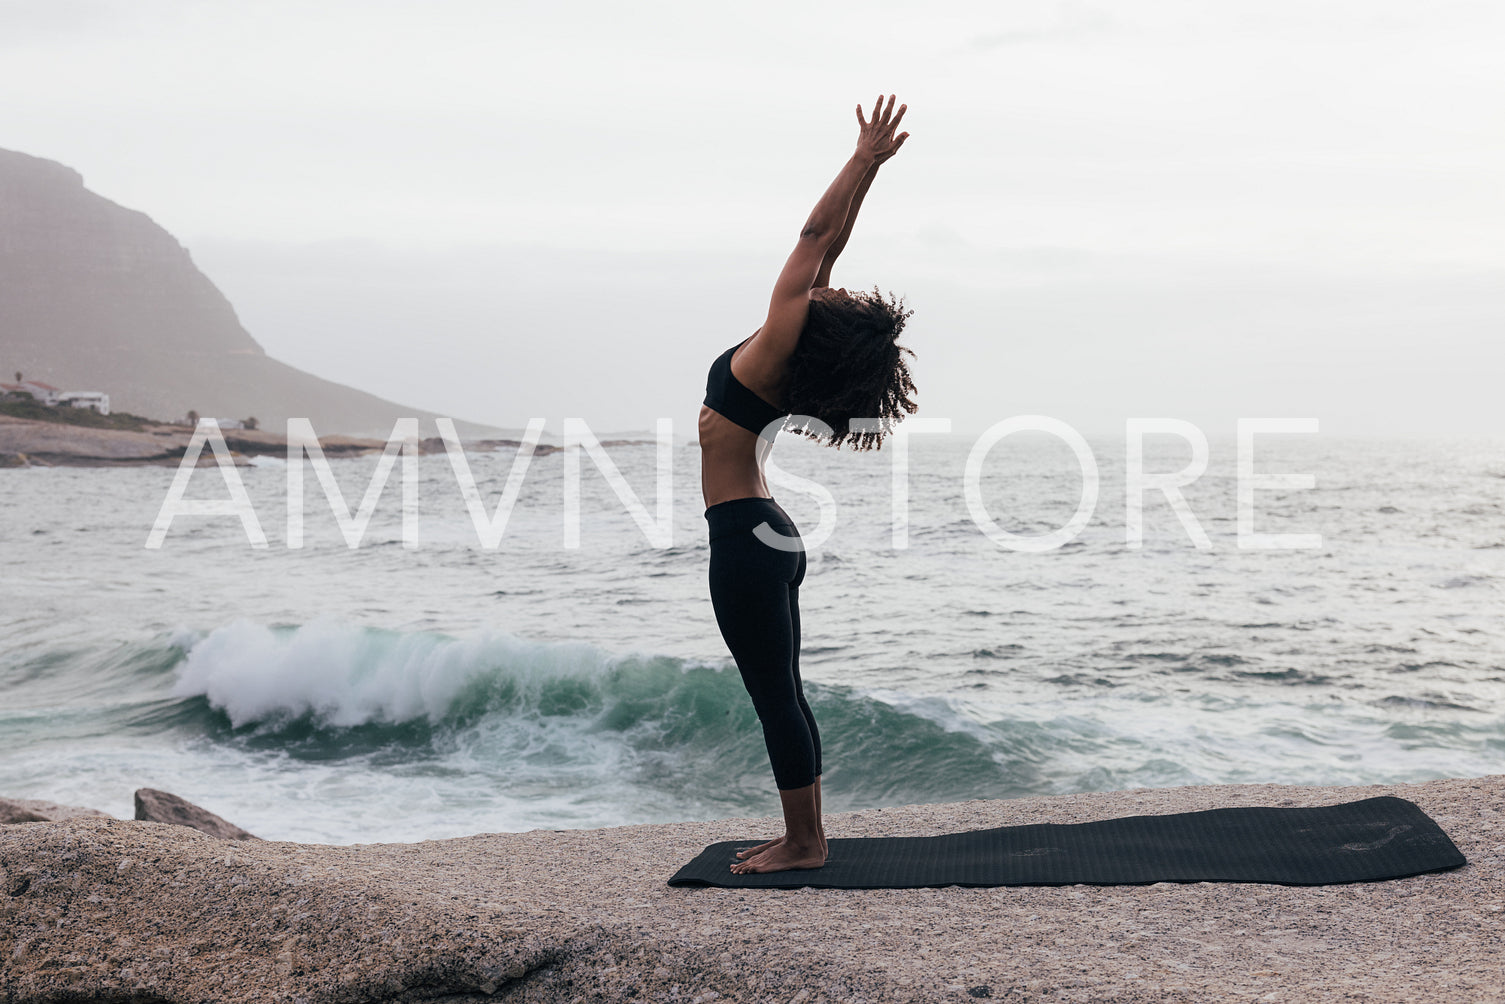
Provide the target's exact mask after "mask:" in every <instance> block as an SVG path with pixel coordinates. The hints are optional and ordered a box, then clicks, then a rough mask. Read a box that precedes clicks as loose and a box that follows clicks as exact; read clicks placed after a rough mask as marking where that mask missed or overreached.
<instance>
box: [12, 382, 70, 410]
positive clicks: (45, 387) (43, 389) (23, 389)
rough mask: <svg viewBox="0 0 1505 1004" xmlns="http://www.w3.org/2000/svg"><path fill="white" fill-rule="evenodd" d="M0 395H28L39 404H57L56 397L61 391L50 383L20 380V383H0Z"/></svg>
mask: <svg viewBox="0 0 1505 1004" xmlns="http://www.w3.org/2000/svg"><path fill="white" fill-rule="evenodd" d="M0 393H3V394H30V395H31V396H32V398H34V399H35V400H36V401H38V402H40V403H41V404H45V405H55V404H57V399H58V395H59V394H61V393H62V391H60V390H58V389H57V388H56V387H54V386H52V384H50V383H43V382H42V381H40V380H22V381H21V382H20V383H0Z"/></svg>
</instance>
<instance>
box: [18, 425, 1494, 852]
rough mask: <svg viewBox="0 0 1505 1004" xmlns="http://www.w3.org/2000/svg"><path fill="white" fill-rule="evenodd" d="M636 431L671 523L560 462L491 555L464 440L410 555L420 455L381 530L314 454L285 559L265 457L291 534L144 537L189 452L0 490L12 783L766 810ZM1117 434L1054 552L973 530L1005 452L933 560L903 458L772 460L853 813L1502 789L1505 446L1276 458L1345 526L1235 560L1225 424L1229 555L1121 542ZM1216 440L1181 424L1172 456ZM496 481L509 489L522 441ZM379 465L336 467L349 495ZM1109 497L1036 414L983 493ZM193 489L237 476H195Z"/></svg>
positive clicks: (368, 812)
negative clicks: (179, 459) (348, 527)
mask: <svg viewBox="0 0 1505 1004" xmlns="http://www.w3.org/2000/svg"><path fill="white" fill-rule="evenodd" d="M424 434H425V435H432V434H433V431H432V430H425V432H424ZM603 438H604V437H603ZM642 438H643V439H645V441H644V442H639V443H635V444H615V445H611V444H609V445H607V446H606V447H604V454H605V456H607V457H608V458H609V460H610V461H611V463H612V465H614V467H615V468H616V469H618V470H619V472H620V483H624V484H625V485H627V486H628V487H630V488H631V490H632V491H633V492H635V493H636V495H637V496H638V497H639V498H640V499H641V500H642V506H643V511H642V513H641V514H640V515H641V516H642V517H643V519H644V520H651V519H652V518H654V517H656V516H659V515H660V514H661V515H662V516H663V517H664V522H661V523H658V524H657V525H656V526H650V527H649V531H651V533H650V532H649V531H645V529H644V527H643V526H641V525H640V523H639V521H638V519H637V518H635V517H634V515H633V514H632V512H631V511H630V510H629V507H628V506H627V505H626V504H624V503H623V501H622V500H621V499H620V498H619V497H618V495H617V494H616V492H615V490H614V489H613V487H612V485H611V483H610V482H609V481H608V479H607V478H606V477H605V476H603V475H602V474H601V473H600V470H599V468H598V466H597V464H596V463H595V462H594V461H593V460H592V458H591V457H590V456H589V455H577V457H576V459H577V460H578V461H579V465H578V466H579V473H578V485H579V493H578V496H579V500H578V511H579V521H578V546H574V547H568V546H566V541H567V539H568V536H569V534H570V530H569V525H570V518H569V517H570V513H571V511H572V506H571V505H569V504H567V502H566V499H567V498H569V497H570V494H571V493H570V490H569V485H570V480H571V476H570V465H571V461H570V459H569V458H568V457H567V456H566V454H565V453H564V452H553V453H549V454H547V455H541V456H538V457H535V458H534V459H533V460H532V462H531V464H530V465H529V467H528V469H527V472H526V476H525V478H524V479H523V480H522V483H521V485H520V487H519V491H518V494H517V499H516V505H515V508H514V509H513V510H512V513H511V516H510V520H509V522H508V523H507V525H506V528H505V533H504V534H503V535H502V537H501V539H500V542H499V544H498V546H497V547H495V549H486V548H483V547H482V546H481V544H480V543H479V538H478V534H477V530H476V528H475V525H474V523H473V521H472V517H471V514H470V512H469V511H468V510H467V508H466V504H465V502H464V499H463V497H462V493H461V489H460V487H459V486H458V484H457V480H456V475H455V473H454V470H453V469H452V466H451V463H450V460H449V459H448V458H447V457H446V456H444V455H443V454H439V455H430V456H425V457H422V458H419V459H418V460H417V462H416V475H417V482H416V491H415V494H414V496H413V502H414V507H413V509H414V511H413V512H412V513H411V514H410V515H411V518H410V521H409V522H408V524H407V533H406V539H405V536H404V518H403V515H404V513H403V505H402V499H401V496H400V489H401V476H400V468H398V469H394V470H393V472H392V475H391V479H390V480H389V482H388V483H387V485H386V488H385V490H384V491H383V492H382V494H381V496H380V498H379V499H376V500H374V508H373V509H372V510H371V512H370V520H369V524H368V525H367V526H366V527H365V530H364V534H363V536H362V537H361V538H360V539H359V543H358V546H356V547H354V548H352V547H350V546H349V545H348V543H347V541H346V539H345V536H344V534H343V533H342V531H341V528H340V526H339V524H338V522H337V520H336V519H335V517H334V516H333V515H332V514H331V510H330V506H329V504H328V502H326V501H325V499H324V493H323V491H322V489H321V487H320V483H319V481H318V479H317V478H315V477H314V475H313V473H311V472H310V473H307V474H305V477H304V481H305V493H306V503H305V510H304V518H303V522H304V539H303V544H302V546H301V547H298V548H291V547H289V546H288V539H289V535H288V532H287V522H288V514H289V506H288V501H287V491H288V489H287V483H288V469H287V466H286V464H285V463H283V462H281V461H279V460H260V461H258V462H257V463H255V464H254V465H253V466H250V467H246V468H241V469H240V470H239V475H240V478H241V480H242V482H243V484H244V486H245V490H246V493H247V498H248V500H249V504H250V506H251V507H252V509H253V510H254V512H255V514H256V518H257V520H258V522H259V524H260V526H261V529H262V531H263V532H264V534H265V536H266V539H267V545H268V546H266V547H264V548H257V547H253V546H251V544H250V543H249V542H248V539H247V534H246V532H245V529H244V526H243V524H242V521H241V520H240V518H239V517H237V516H234V515H224V514H220V515H212V514H211V515H178V516H176V517H175V518H174V519H173V521H172V524H171V526H170V527H169V528H168V531H167V533H166V535H165V537H164V538H163V540H162V542H161V546H160V547H159V548H155V549H153V548H148V547H147V546H146V543H147V540H148V536H149V534H150V533H151V530H152V527H153V522H154V520H155V519H156V518H157V516H158V511H159V509H160V508H161V507H162V504H163V501H164V499H165V498H166V497H167V495H168V491H169V487H170V486H171V484H172V483H173V478H174V475H175V473H176V472H175V470H174V469H172V468H153V467H144V468H92V469H84V468H31V469H19V470H5V471H0V513H3V518H0V569H3V571H0V796H8V797H20V798H46V799H51V800H54V801H59V802H63V803H68V804H76V805H86V806H92V807H95V808H99V809H103V810H104V811H106V812H110V813H112V814H115V815H120V816H124V817H129V816H130V815H131V812H132V808H131V792H132V791H133V790H134V789H136V788H139V787H153V788H161V789H165V790H168V791H172V792H175V793H177V794H179V795H182V796H183V797H185V798H187V799H189V800H190V801H193V802H196V803H198V804H200V805H203V806H204V807H206V808H208V809H210V810H212V811H214V812H217V813H219V814H220V815H222V816H224V817H226V818H227V819H229V820H230V821H231V822H234V823H236V824H238V825H240V826H243V827H245V828H246V829H248V830H250V831H251V832H253V833H255V834H257V835H259V836H262V837H267V838H272V839H282V840H299V841H317V842H328V843H365V842H375V841H413V840H422V839H429V838H438V837H449V836H458V835H463V834H470V833H478V832H488V831H500V830H514V831H515V830H526V829H532V828H549V829H564V828H574V827H596V826H611V825H619V824H630V823H650V822H667V821H676V820H692V819H712V818H723V817H730V816H748V815H768V814H776V813H777V811H778V801H777V798H776V795H775V792H774V789H773V782H772V776H771V774H770V772H769V768H768V763H767V756H766V753H765V751H764V749H763V744H762V737H761V733H760V731H759V729H758V725H757V721H756V718H755V717H754V716H753V713H752V710H751V707H750V705H749V702H748V699H747V697H746V694H745V692H744V691H743V689H742V686H741V682H740V679H739V678H738V675H737V672H736V668H735V666H733V665H732V664H731V662H730V659H729V657H728V655H727V653H726V650H725V648H724V647H723V645H722V642H721V639H720V636H719V635H718V633H717V630H716V625H715V620H714V617H713V615H712V611H711V607H710V602H709V599H708V597H707V594H706V588H705V575H706V563H707V557H708V550H707V546H706V543H705V529H704V520H703V518H702V516H701V512H702V506H701V503H700V494H699V456H698V449H697V447H696V446H695V444H694V443H692V442H683V441H679V442H675V443H674V444H673V445H672V447H671V448H670V449H668V450H667V451H665V452H664V453H663V454H662V456H661V455H660V453H659V450H658V448H657V446H656V445H655V443H654V442H653V437H652V434H647V435H645V436H644V437H642ZM1088 443H1089V445H1090V449H1091V453H1092V456H1093V458H1094V459H1095V462H1096V464H1097V465H1098V468H1099V471H1100V487H1099V491H1098V497H1097V500H1096V505H1095V507H1094V508H1093V509H1092V511H1091V513H1090V518H1088V519H1087V521H1086V523H1085V525H1084V526H1082V528H1081V531H1080V533H1077V534H1076V535H1075V536H1074V537H1073V539H1071V540H1070V541H1068V542H1066V543H1064V544H1063V545H1062V546H1060V547H1056V548H1053V549H1051V550H1046V551H1039V552H1031V551H1027V550H1018V549H1011V548H1009V547H1005V546H1002V545H1000V544H999V543H997V542H995V540H994V539H992V537H990V536H989V534H988V533H986V532H984V530H983V529H982V528H981V527H980V526H979V521H978V520H977V519H975V518H974V515H973V513H972V511H971V508H970V507H969V502H968V495H969V492H968V477H967V460H968V456H969V454H970V453H971V452H972V451H973V449H974V447H975V446H976V444H977V437H975V436H965V435H923V436H920V435H917V436H914V437H912V438H911V441H910V452H909V458H908V465H909V472H908V506H907V516H908V524H907V540H906V541H905V545H906V546H903V547H896V546H895V539H894V507H895V502H894V500H895V497H896V492H895V487H894V482H895V463H894V453H893V451H892V449H891V448H888V447H886V448H885V449H884V450H883V451H881V452H878V453H869V454H851V453H847V452H840V451H833V450H828V449H822V448H820V447H817V446H815V445H813V444H810V443H807V442H805V441H803V440H799V439H797V438H796V437H793V436H789V435H785V436H782V437H781V438H780V443H779V446H778V447H777V449H776V450H775V453H774V460H775V462H776V463H777V464H778V465H779V466H780V467H781V468H783V469H784V470H785V471H787V472H788V476H789V478H790V479H791V480H788V481H786V482H785V483H784V484H782V485H779V486H776V487H775V489H774V494H775V495H776V496H777V497H778V499H779V501H780V502H781V504H783V505H784V507H785V508H786V509H787V510H788V511H789V512H790V513H791V515H793V517H794V518H795V520H796V522H797V523H799V525H800V527H801V529H802V531H804V532H805V534H806V535H807V536H811V535H812V531H814V530H815V529H816V528H817V527H818V526H820V525H821V519H822V508H821V505H820V504H819V501H818V499H817V498H816V497H815V495H814V494H812V493H813V492H817V491H819V490H821V489H823V490H825V491H827V492H829V496H830V499H831V500H832V502H831V505H830V507H829V513H828V517H829V534H827V535H825V539H824V540H823V541H822V542H821V543H820V545H819V546H818V547H812V549H811V551H810V554H809V556H808V557H809V571H808V574H807V577H806V580H805V586H804V588H803V589H802V591H801V609H802V612H803V622H804V623H803V626H804V645H803V651H802V655H801V667H802V671H803V674H804V677H805V680H806V689H807V694H808V696H809V698H810V702H811V705H812V707H813V709H814V712H815V716H816V719H817V721H818V723H819V726H820V729H821V738H822V744H823V746H824V759H825V776H824V792H825V803H826V807H827V810H828V811H841V810H846V809H857V808H869V807H875V806H889V805H899V804H908V803H918V802H937V801H954V800H963V799H972V798H988V799H1000V798H1016V797H1022V796H1030V795H1046V794H1059V793H1068V792H1080V791H1094V790H1110V789H1123V788H1132V787H1141V786H1154V787H1165V786H1176V785H1190V784H1209V783H1252V782H1279V783H1290V784H1368V783H1389V782H1400V781H1419V780H1425V779H1430V778H1438V777H1448V776H1477V775H1482V774H1489V773H1505V618H1502V613H1505V441H1501V440H1489V439H1455V440H1441V439H1434V440H1378V439H1357V438H1343V437H1337V436H1329V435H1326V434H1309V435H1270V436H1263V437H1260V438H1259V439H1258V441H1257V448H1256V453H1255V456H1254V460H1253V464H1254V469H1255V471H1256V472H1257V474H1258V475H1260V476H1269V475H1282V474H1285V475H1294V476H1302V475H1305V476H1309V477H1310V478H1312V480H1313V485H1312V487H1310V488H1302V487H1284V488H1280V487H1276V488H1268V487H1264V488H1260V489H1259V490H1257V491H1255V492H1254V493H1253V506H1254V514H1253V521H1254V526H1253V530H1254V531H1255V532H1257V533H1261V534H1308V535H1318V536H1319V537H1320V546H1316V547H1301V548H1286V549H1255V548H1248V547H1242V548H1241V547H1240V546H1239V543H1240V535H1239V510H1238V507H1239V482H1238V456H1237V453H1238V449H1237V443H1236V442H1235V441H1234V439H1233V438H1232V437H1225V438H1221V439H1220V438H1218V437H1216V436H1214V437H1213V438H1212V441H1211V444H1210V461H1209V464H1208V467H1207V470H1206V473H1204V474H1203V475H1202V476H1201V477H1199V478H1198V479H1197V480H1196V481H1194V482H1192V483H1191V484H1189V485H1187V486H1186V487H1184V488H1183V489H1181V491H1182V493H1183V495H1184V497H1185V499H1186V502H1187V505H1188V506H1189V508H1190V510H1191V512H1192V513H1193V514H1194V515H1195V517H1196V520H1197V524H1198V525H1199V526H1200V527H1201V528H1202V530H1203V531H1204V533H1205V535H1206V537H1205V542H1206V543H1207V544H1208V545H1209V546H1207V547H1198V546H1197V545H1196V543H1194V540H1193V537H1192V535H1191V534H1190V533H1189V532H1188V530H1187V528H1186V527H1185V526H1184V525H1183V523H1182V522H1181V521H1180V520H1179V519H1178V517H1177V516H1176V514H1175V513H1174V512H1173V510H1172V508H1171V506H1170V505H1169V504H1168V503H1167V501H1166V499H1165V497H1164V496H1163V495H1161V494H1160V493H1159V492H1151V493H1150V494H1148V495H1147V496H1146V497H1145V505H1144V517H1143V546H1142V547H1133V546H1130V545H1129V543H1128V542H1127V541H1126V525H1127V517H1126V509H1125V506H1126V502H1125V500H1126V491H1125V444H1124V440H1123V438H1122V437H1119V438H1117V439H1114V438H1112V437H1103V438H1090V437H1089V440H1088ZM1189 455H1190V454H1189V450H1188V448H1187V446H1186V445H1185V444H1184V443H1182V442H1180V441H1179V440H1177V439H1175V438H1173V437H1164V436H1162V437H1156V438H1153V439H1152V440H1151V448H1149V449H1148V450H1147V459H1146V464H1145V466H1146V469H1148V470H1151V471H1162V472H1174V471H1178V470H1180V469H1181V468H1182V467H1184V466H1185V465H1186V463H1187V461H1188V458H1189ZM467 459H468V462H469V465H470V469H471V471H472V472H473V475H474V478H475V481H476V483H477V486H478V488H479V490H480V492H481V494H482V496H483V497H484V498H485V499H486V500H487V502H486V504H487V506H488V507H490V506H491V505H494V504H495V499H496V498H498V497H499V496H500V495H501V493H502V490H503V488H504V486H505V485H506V484H507V482H508V476H509V472H511V470H512V464H513V457H512V455H511V454H509V453H505V452H504V453H496V454H490V453H472V454H470V455H469V456H468V458H467ZM669 464H672V471H665V476H666V477H667V478H668V479H669V481H668V483H669V484H670V485H672V489H673V491H672V498H665V497H664V496H663V495H662V494H656V489H657V486H658V480H657V479H658V477H659V472H660V471H661V470H663V469H664V468H665V467H666V466H667V465H669ZM376 466H377V460H376V458H374V457H365V458H356V459H347V460H334V461H331V462H330V464H329V469H330V470H331V471H332V472H333V475H334V477H335V479H336V480H337V481H338V483H339V485H340V487H341V490H342V493H343V497H344V500H345V502H347V503H348V504H349V506H350V509H351V510H352V511H354V510H355V509H356V508H357V502H358V501H359V500H360V499H361V498H362V497H363V495H364V493H365V491H366V486H367V483H368V481H369V479H370V478H371V474H372V471H373V470H375V469H376ZM1082 483H1083V479H1082V474H1081V472H1080V468H1079V465H1078V459H1077V457H1076V456H1075V455H1074V454H1073V452H1072V451H1071V449H1069V448H1068V447H1067V446H1066V445H1065V444H1064V443H1062V442H1061V441H1059V440H1057V439H1054V438H1052V437H1050V436H1047V435H1045V434H1042V433H1026V434H1022V435H1019V436H1014V437H1010V438H1008V439H1007V440H1005V441H1003V442H1001V443H999V444H998V445H997V446H995V447H994V448H992V449H991V451H990V452H988V453H987V455H986V463H985V464H984V465H983V467H982V470H981V475H980V478H979V480H978V481H977V492H976V494H977V495H978V497H979V498H980V501H981V502H982V504H983V505H985V506H986V509H987V515H988V517H989V518H990V519H991V520H992V521H994V524H995V525H996V527H997V528H998V529H1000V530H1003V531H1007V532H1010V533H1014V534H1018V535H1021V536H1031V535H1033V536H1039V535H1042V534H1047V533H1050V532H1051V531H1052V530H1055V529H1056V528H1058V527H1061V526H1062V525H1064V524H1066V523H1067V522H1068V521H1069V520H1070V519H1071V518H1072V515H1073V513H1074V512H1075V511H1076V510H1077V509H1078V502H1079V499H1080V497H1081V489H1082ZM812 486H819V488H815V487H812ZM187 497H188V498H197V499H206V500H207V499H224V498H226V497H227V488H226V483H225V481H224V479H223V477H222V476H221V474H220V472H219V471H218V470H217V469H215V468H201V469H198V470H196V471H194V472H193V475H192V478H191V480H190V482H189V486H188V493H187ZM659 504H663V505H664V508H663V509H659V508H658V505H659ZM1245 529H1246V532H1247V531H1248V530H1249V528H1248V527H1246V528H1245ZM663 545H667V546H663Z"/></svg>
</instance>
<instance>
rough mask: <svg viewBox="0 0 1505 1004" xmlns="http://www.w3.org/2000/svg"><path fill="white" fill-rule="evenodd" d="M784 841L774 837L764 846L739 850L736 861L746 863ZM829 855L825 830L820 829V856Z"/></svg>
mask: <svg viewBox="0 0 1505 1004" xmlns="http://www.w3.org/2000/svg"><path fill="white" fill-rule="evenodd" d="M784 839H785V838H784V837H774V838H773V839H772V840H770V841H768V842H767V843H766V844H759V845H758V846H756V847H748V848H745V849H744V850H740V851H738V852H737V860H738V861H746V860H747V859H748V858H751V857H756V856H757V855H759V854H762V853H763V852H764V851H766V850H768V849H769V848H770V847H777V846H779V845H780V844H782V843H783V842H784ZM830 854H831V849H830V845H828V844H827V843H826V831H825V828H824V827H822V829H821V832H820V856H821V857H823V858H824V857H829V856H830Z"/></svg>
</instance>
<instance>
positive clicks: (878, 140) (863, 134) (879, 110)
mask: <svg viewBox="0 0 1505 1004" xmlns="http://www.w3.org/2000/svg"><path fill="white" fill-rule="evenodd" d="M908 107H909V106H908V105H900V106H899V113H898V114H897V115H895V114H894V96H893V95H892V94H890V95H889V96H888V107H887V108H884V107H883V95H881V94H880V95H878V101H877V102H876V103H875V104H874V105H873V117H872V119H871V120H868V119H865V118H863V117H862V106H861V105H858V106H857V121H858V123H860V124H861V126H862V128H861V129H860V130H859V131H858V133H857V152H858V153H865V154H868V155H870V156H871V157H872V158H873V163H874V164H875V165H876V164H881V163H883V162H884V161H885V160H888V159H889V158H890V157H892V156H893V155H894V154H896V153H898V152H899V147H901V146H903V145H904V141H905V140H906V139H908V138H909V133H907V132H901V133H899V135H898V136H895V135H894V130H895V129H897V128H898V127H899V121H900V120H901V119H903V118H904V109H906V108H908Z"/></svg>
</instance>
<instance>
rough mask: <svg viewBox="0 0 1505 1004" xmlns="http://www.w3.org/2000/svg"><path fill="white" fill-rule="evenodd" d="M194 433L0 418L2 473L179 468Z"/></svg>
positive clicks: (348, 443) (366, 450)
mask: <svg viewBox="0 0 1505 1004" xmlns="http://www.w3.org/2000/svg"><path fill="white" fill-rule="evenodd" d="M221 435H222V436H223V437H224V440H225V445H226V446H228V447H229V448H230V451H231V455H232V457H233V458H234V460H235V462H236V463H237V464H240V465H244V464H248V463H250V458H251V457H262V456H270V457H277V458H285V457H286V456H287V437H286V436H285V435H283V434H282V433H278V432H271V431H268V430H258V429H226V430H223V431H222V433H221ZM192 438H193V430H192V429H191V428H189V427H188V426H186V425H172V424H168V423H162V424H156V425H146V426H144V427H143V428H142V429H140V430H132V429H99V428H92V427H89V426H78V425H68V424H64V423H61V422H49V421H45V420H42V419H33V418H17V417H15V416H13V415H0V469H4V468H7V467H177V466H178V465H179V464H180V463H181V462H182V460H183V455H184V454H185V453H186V452H187V449H188V443H189V440H191V439H192ZM638 442H639V441H638V440H608V441H605V442H603V443H602V444H601V445H602V446H620V445H628V444H632V445H635V444H637V443H638ZM319 445H320V446H321V447H322V448H323V450H324V454H325V456H327V457H329V458H330V459H336V458H340V457H360V456H366V455H368V454H371V453H381V452H382V451H383V450H384V449H386V446H387V442H386V440H383V439H373V438H369V437H361V436H320V437H319ZM520 445H522V444H521V443H520V442H519V441H518V440H515V439H481V440H476V441H474V442H469V443H466V444H465V449H466V450H467V451H471V452H486V451H497V450H508V451H512V450H516V449H517V448H518V447H519V446H520ZM444 449H445V448H444V441H443V440H442V439H440V438H439V437H437V436H434V437H430V438H428V439H421V440H419V441H418V452H419V453H420V454H425V455H426V454H430V453H443V452H444ZM558 449H559V447H558V446H554V445H551V444H547V443H540V444H538V445H537V446H535V447H534V449H533V453H534V455H535V456H547V455H548V454H550V453H553V452H555V451H557V450H558ZM216 462H217V461H216V460H215V457H214V451H213V450H211V449H209V448H208V447H207V446H206V447H205V449H204V450H203V452H202V453H201V454H200V455H199V460H198V466H200V467H213V466H214V465H215V463H216Z"/></svg>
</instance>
